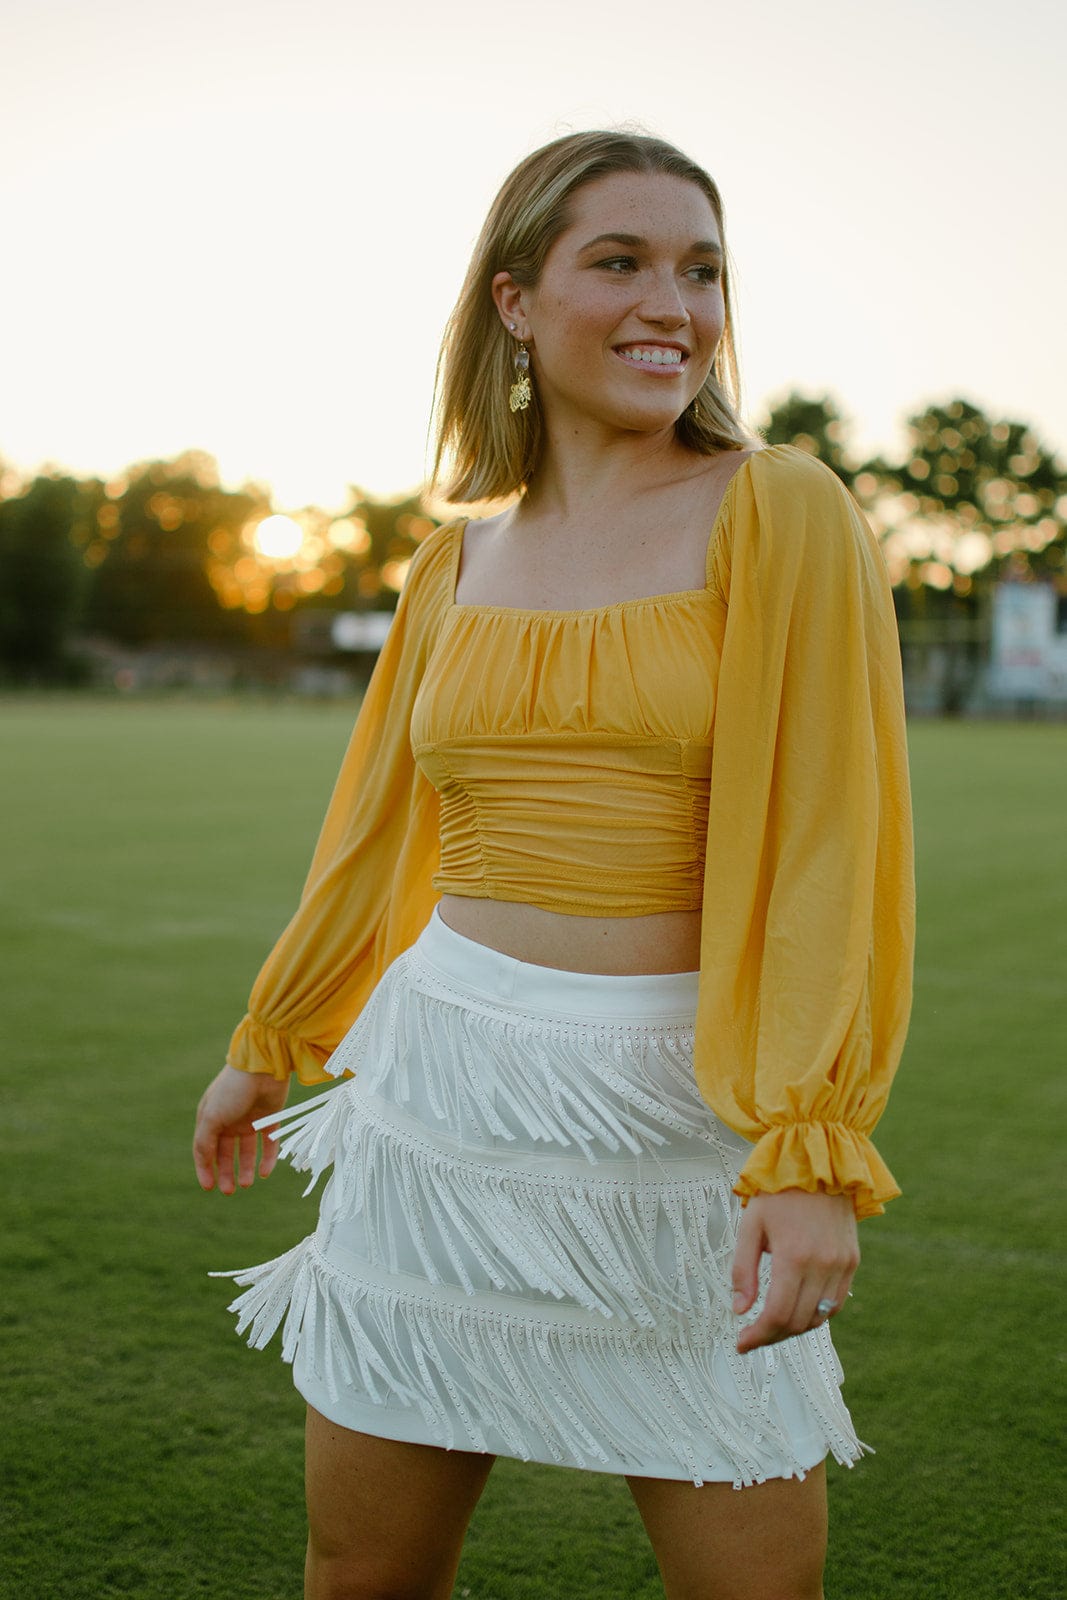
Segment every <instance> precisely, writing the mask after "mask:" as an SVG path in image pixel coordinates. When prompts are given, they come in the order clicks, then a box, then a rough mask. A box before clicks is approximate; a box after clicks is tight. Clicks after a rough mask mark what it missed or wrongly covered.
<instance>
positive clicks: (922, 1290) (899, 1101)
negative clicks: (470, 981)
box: [0, 700, 1067, 1600]
mask: <svg viewBox="0 0 1067 1600" xmlns="http://www.w3.org/2000/svg"><path fill="white" fill-rule="evenodd" d="M350 720H351V710H350V709H341V708H337V707H328V708H320V707H316V706H294V705H289V704H276V705H274V704H264V703H262V702H260V703H255V702H251V703H249V704H233V705H230V704H226V705H207V706H200V705H191V704H182V703H177V704H166V703H158V704H153V703H111V702H104V701H93V700H85V701H67V700H60V701H48V700H26V701H18V700H8V701H7V702H5V703H3V704H2V705H0V748H2V749H3V752H4V756H3V762H2V773H0V787H2V790H3V816H4V819H5V821H4V830H3V892H2V910H0V915H2V930H3V932H2V937H3V993H4V1044H5V1048H4V1086H5V1092H4V1098H3V1107H2V1112H0V1141H2V1168H0V1170H2V1174H3V1192H4V1206H3V1229H2V1234H0V1252H2V1263H0V1265H2V1272H3V1276H2V1282H3V1293H2V1296H0V1319H2V1326H3V1346H2V1361H0V1386H2V1408H0V1416H2V1418H3V1425H2V1430H0V1432H2V1438H3V1445H2V1449H3V1456H4V1486H3V1493H2V1495H0V1526H2V1534H0V1596H3V1597H5V1600H6V1597H8V1596H11V1597H18V1600H60V1597H62V1600H83V1597H92V1600H95V1597H97V1596H112V1595H116V1596H117V1595H130V1596H136V1597H138V1600H164V1597H165V1600H184V1597H186V1596H212V1597H218V1600H298V1597H299V1595H300V1593H301V1573H302V1565H303V1541H304V1521H303V1505H302V1481H301V1449H302V1405H301V1402H300V1400H299V1398H298V1396H297V1395H296V1394H295V1392H294V1391H293V1389H292V1388H291V1385H290V1382H289V1374H288V1369H287V1368H285V1367H283V1366H282V1364H281V1362H280V1360H279V1359H278V1355H277V1346H276V1345H275V1346H274V1347H272V1350H271V1351H270V1352H268V1353H266V1354H259V1353H253V1352H250V1351H249V1350H248V1349H247V1348H246V1347H245V1346H244V1345H243V1343H241V1342H240V1341H239V1340H238V1339H237V1337H236V1335H235V1334H234V1332H233V1326H232V1319H231V1318H230V1317H229V1316H227V1314H226V1312H225V1309H224V1308H225V1305H226V1302H227V1299H228V1297H229V1293H230V1290H231V1286H230V1285H229V1284H227V1283H224V1282H218V1281H214V1280H210V1279H209V1278H208V1277H207V1272H208V1270H209V1269H210V1268H212V1267H230V1266H239V1265H245V1264H247V1263H250V1262H254V1261H260V1260H263V1259H265V1258H266V1257H268V1256H270V1255H274V1254H276V1253H277V1252H278V1251H279V1250H280V1249H281V1248H283V1247H284V1246H286V1245H288V1244H289V1243H291V1242H295V1240H296V1239H297V1238H299V1237H300V1236H301V1235H303V1234H304V1233H305V1232H307V1231H308V1229H309V1228H310V1227H311V1226H312V1219H313V1215H314V1213H313V1209H312V1202H310V1201H308V1202H302V1201H301V1199H300V1191H301V1187H302V1185H301V1183H300V1181H299V1180H298V1178H297V1176H296V1175H295V1174H293V1173H291V1172H290V1171H289V1169H288V1168H279V1170H278V1172H277V1173H276V1175H275V1176H274V1177H272V1178H271V1180H270V1182H269V1183H267V1184H257V1185H256V1187H255V1188H254V1189H253V1190H252V1191H251V1192H250V1193H248V1194H242V1195H239V1196H237V1197H236V1198H235V1199H232V1200H223V1199H222V1198H221V1197H219V1196H217V1195H210V1196H207V1195H203V1194H201V1192H200V1191H199V1189H198V1188H197V1187H196V1184H195V1181H194V1178H193V1173H192V1167H191V1163H190V1158H189V1136H190V1131H191V1124H192V1114H193V1109H194V1106H195V1103H196V1100H197V1098H198V1096H199V1093H200V1090H201V1088H202V1086H203V1084H204V1082H205V1081H206V1080H207V1078H208V1077H209V1076H210V1075H212V1074H213V1073H214V1072H215V1070H216V1069H217V1067H218V1065H219V1063H220V1061H221V1056H222V1051H223V1049H224V1046H225V1043H226V1040H227V1038H228V1036H229V1032H230V1028H231V1026H232V1024H233V1022H234V1020H235V1019H236V1016H237V1015H238V1014H239V1013H240V1012H241V1010H242V1009H243V1006H244V999H245V995H246V992H247V989H248V986H249V984H250V982H251V979H252V978H253V976H254V974H255V971H256V968H257V966H258V963H259V961H260V960H261V958H262V956H263V955H264V953H265V951H266V948H267V946H268V945H269V943H270V941H271V939H272V937H273V936H274V934H275V933H276V932H277V930H278V929H279V927H280V926H281V924H282V923H283V922H284V920H285V919H286V917H287V916H288V914H289V911H290V909H291V907H292V904H293V902H294V899H295V896H296V894H297V892H298V889H299V885H300V882H301V879H302V876H303V872H304V869H305V866H306V863H307V860H308V857H309V854H310V850H311V846H312V843H313V841H314V837H315V833H316V831H317V827H318V822H319V819H320V815H321V812H322V810H323V808H324V805H325V801H326V797H327V794H328V791H329V787H330V784H331V783H332V779H333V776H334V773H335V770H336V767H337V763H338V761H339V759H340V755H341V751H342V749H343V746H344V743H345V739H346V737H347V732H348V727H349V723H350ZM911 740H912V760H913V771H914V787H915V800H916V813H917V821H918V839H919V899H920V915H921V937H920V949H919V961H918V970H917V996H916V1007H915V1015H914V1023H913V1027H912V1034H911V1039H910V1042H909V1046H908V1050H907V1053H906V1056H905V1061H904V1065H903V1068H902V1072H901V1076H900V1079H899V1082H898V1086H897V1089H896V1091H895V1095H894V1098H893V1101H892V1102H891V1107H890V1111H889V1113H888V1114H887V1116H886V1118H885V1119H884V1121H883V1123H882V1127H881V1130H880V1136H879V1145H880V1148H881V1149H882V1151H883V1153H884V1155H885V1156H886V1158H887V1160H888V1161H889V1164H890V1166H891V1167H892V1169H893V1170H894V1172H895V1174H896V1176H897V1178H898V1180H899V1181H900V1183H901V1185H902V1187H903V1189H904V1191H905V1198H904V1199H903V1200H900V1201H897V1202H895V1203H894V1204H893V1205H892V1206H891V1207H890V1208H889V1211H888V1212H887V1214H886V1216H885V1217H882V1218H879V1219H876V1220H874V1221H872V1222H868V1223H866V1224H864V1227H863V1229H862V1231H861V1242H862V1245H863V1250H864V1264H863V1267H862V1269H861V1273H860V1276H859V1278H858V1279H857V1282H856V1286H855V1289H856V1292H855V1297H854V1299H853V1300H852V1301H851V1302H850V1305H849V1309H848V1312H847V1315H845V1316H843V1317H841V1318H840V1319H839V1321H838V1322H837V1324H836V1329H837V1342H838V1347H839V1349H840V1351H841V1354H842V1359H843V1361H844V1364H845V1369H846V1372H848V1374H849V1377H848V1382H847V1386H846V1395H847V1398H848V1400H849V1403H850V1405H851V1407H852V1410H853V1414H854V1416H855V1418H856V1421H857V1425H858V1427H859V1430H860V1433H861V1435H862V1436H863V1437H864V1438H866V1439H867V1440H869V1441H870V1442H871V1443H873V1444H874V1445H875V1447H876V1449H877V1454H876V1455H874V1456H871V1457H868V1458H866V1459H865V1460H864V1461H863V1462H862V1463H861V1464H860V1465H859V1466H858V1467H856V1468H855V1469H854V1470H853V1471H852V1472H846V1471H842V1470H834V1471H832V1474H831V1497H832V1498H831V1511H832V1520H833V1529H832V1539H831V1544H832V1549H831V1560H830V1566H829V1571H828V1578H827V1596H828V1600H911V1597H925V1596H936V1597H941V1596H944V1597H949V1600H956V1597H959V1600H1017V1597H1018V1600H1023V1597H1033V1600H1061V1597H1062V1596H1063V1595H1064V1593H1065V1592H1067V1576H1065V1567H1064V1550H1063V1546H1062V1543H1060V1544H1059V1545H1057V1543H1056V1538H1057V1533H1056V1529H1057V1512H1058V1510H1059V1508H1060V1507H1061V1505H1062V1498H1063V1488H1062V1482H1058V1480H1057V1470H1056V1459H1055V1442H1054V1441H1055V1437H1056V1434H1057V1431H1058V1430H1057V1426H1056V1418H1057V1407H1059V1408H1061V1409H1060V1414H1061V1415H1062V1381H1063V1377H1064V1372H1065V1368H1064V1361H1065V1343H1067V1341H1065V1339H1064V1334H1063V1323H1064V1316H1063V1306H1064V1302H1063V1298H1062V1280H1063V1264H1064V1257H1063V1252H1062V1250H1061V1248H1060V1246H1061V1234H1062V1220H1061V1222H1060V1227H1059V1229H1057V1226H1056V1222H1055V1220H1054V1198H1055V1189H1056V1185H1057V1182H1058V1181H1060V1179H1061V1173H1062V1167H1063V1161H1062V1155H1061V1147H1062V1126H1063V1124H1062V1120H1060V1117H1061V1116H1062V1105H1061V1102H1062V1098H1063V1084H1064V1080H1065V1074H1064V1071H1063V1068H1064V1060H1065V1054H1067V1052H1065V1049H1064V1044H1065V1032H1067V1030H1065V1028H1064V1015H1065V1009H1067V1008H1065V978H1064V975H1065V973H1067V907H1065V899H1064V883H1065V882H1067V828H1065V817H1067V807H1065V804H1064V801H1065V798H1067V728H1064V727H1062V726H1047V725H1039V726H1034V725H1027V726H1012V725H988V724H987V725H969V724H967V725H963V724H961V725H952V724H935V723H927V724H917V725H915V726H913V728H912V731H911ZM1058 1113H1059V1114H1060V1116H1058ZM1057 1123H1059V1127H1058V1128H1057ZM1057 1134H1059V1136H1058V1137H1057ZM1057 1301H1058V1304H1057ZM457 1594H459V1595H469V1596H470V1597H471V1600H654V1597H656V1596H659V1595H661V1590H660V1586H659V1583H658V1579H657V1576H656V1572H655V1566H654V1563H653V1560H652V1556H651V1553H650V1551H649V1548H648V1546H647V1543H646V1540H645V1537H644V1534H643V1532H642V1530H641V1527H640V1525H639V1523H638V1520H637V1516H636V1513H635V1512H634V1511H633V1509H632V1507H631V1504H630V1501H629V1497H628V1495H627V1492H626V1489H625V1486H624V1484H622V1483H621V1482H620V1481H616V1480H612V1479H608V1478H601V1477H599V1476H594V1475H590V1474H583V1473H575V1472H563V1471H557V1470H553V1469H549V1468H542V1467H525V1466H522V1465H520V1464H516V1463H512V1462H501V1463H499V1464H498V1466H497V1468H496V1469H495V1471H494V1474H493V1477H492V1479H491V1480H490V1487H489V1489H488V1491H487V1493H486V1496H485V1498H484V1500H483V1501H482V1504H481V1506H480V1507H479V1510H478V1513H477V1516H476V1520H475V1523H474V1525H473V1528H472V1531H471V1534H470V1538H469V1542H468V1547H467V1552H466V1555H465V1557H464V1563H463V1567H462V1571H461V1576H460V1580H459V1585H458V1588H457Z"/></svg>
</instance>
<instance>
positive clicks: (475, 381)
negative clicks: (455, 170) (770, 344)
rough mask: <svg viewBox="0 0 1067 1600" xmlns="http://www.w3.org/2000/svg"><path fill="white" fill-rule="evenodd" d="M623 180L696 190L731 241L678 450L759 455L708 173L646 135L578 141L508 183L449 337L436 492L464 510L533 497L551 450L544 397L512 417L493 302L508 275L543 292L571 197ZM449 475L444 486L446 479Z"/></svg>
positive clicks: (441, 360) (442, 366)
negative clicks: (656, 180)
mask: <svg viewBox="0 0 1067 1600" xmlns="http://www.w3.org/2000/svg"><path fill="white" fill-rule="evenodd" d="M616 172H637V173H645V172H648V173H658V172H662V173H665V174H667V175H668V176H669V177H672V178H683V179H685V180H686V181H687V182H689V183H695V184H696V186H697V188H698V189H700V190H701V192H702V193H703V194H704V195H706V196H707V199H708V202H709V204H710V206H711V209H712V211H713V212H714V213H715V220H716V222H717V223H718V225H719V234H720V237H721V238H722V244H723V251H724V261H723V275H722V292H723V301H724V305H725V313H726V315H725V322H724V326H723V332H722V337H721V339H720V340H719V344H718V348H717V350H716V352H715V360H714V361H713V362H712V365H711V370H710V371H709V373H708V376H707V378H706V379H705V381H704V383H703V385H702V386H701V388H700V390H699V392H698V393H697V395H696V396H695V398H694V400H693V401H692V402H691V403H690V404H689V405H688V406H687V407H686V409H685V411H683V413H682V415H681V416H680V417H679V418H678V420H677V422H676V423H675V433H676V435H677V437H678V439H679V440H680V442H681V443H682V444H684V445H686V446H687V447H688V448H689V449H691V450H695V451H696V452H697V453H698V454H700V455H713V454H714V453H715V452H716V451H718V450H741V449H744V448H745V447H746V446H747V445H749V444H751V443H752V435H751V434H750V433H749V432H748V431H747V430H746V429H745V427H744V425H743V423H742V422H741V419H740V416H739V415H738V405H739V399H740V390H739V380H738V372H737V356H736V351H735V347H734V327H733V313H732V308H731V301H730V279H729V257H728V256H726V255H725V251H726V236H725V232H724V228H723V205H722V199H721V197H720V195H719V191H718V188H717V187H716V185H715V184H714V183H713V182H712V180H711V178H710V177H709V176H708V174H707V173H706V172H705V171H704V169H703V168H702V167H699V166H697V164H696V162H695V161H691V160H690V159H689V157H688V156H686V155H683V154H682V152H681V151H680V150H676V149H675V147H674V146H673V145H671V144H667V143H666V142H665V141H664V140H662V139H654V138H651V137H649V136H648V135H646V134H633V133H615V132H610V131H608V132H590V133H569V134H566V135H564V137H563V138H562V139H555V140H553V142H552V143H551V144H547V145H544V146H543V147H542V149H540V150H535V151H534V153H533V155H530V156H527V157H526V159H525V160H524V161H521V162H520V163H519V165H518V166H517V167H516V168H515V170H514V171H513V172H512V173H511V175H510V177H509V178H508V179H507V180H506V181H505V183H504V185H503V187H502V188H501V190H500V192H499V194H498V195H497V197H496V199H495V200H494V201H493V204H492V206H491V207H490V210H489V215H488V216H487V217H486V219H485V224H484V226H483V228H482V231H481V234H480V235H479V238H478V242H477V244H476V245H475V247H474V254H473V256H472V257H471V263H470V266H469V267H468V269H467V276H466V278H465V279H464V283H463V288H462V289H461V290H460V295H459V299H458V300H457V302H456V305H455V309H454V310H453V312H452V315H451V316H450V318H449V320H448V324H447V326H446V328H445V334H444V339H443V340H442V343H441V351H440V355H439V356H438V360H437V378H436V383H435V385H434V431H435V435H436V445H435V453H434V463H433V481H434V482H435V483H436V484H438V485H439V486H440V490H441V492H442V493H443V494H444V496H445V498H446V499H448V500H449V501H452V502H453V503H455V504H463V503H470V502H473V501H478V500H499V499H504V498H506V497H507V496H510V495H513V494H515V493H516V492H518V491H519V490H521V489H523V488H525V486H526V485H527V484H528V483H529V481H530V479H531V478H532V476H533V474H534V472H535V471H536V470H537V465H538V462H539V460H540V456H541V451H542V448H543V444H544V417H543V415H542V412H541V407H540V404H539V402H538V399H537V392H536V386H535V388H534V394H533V396H532V398H531V403H530V405H529V406H528V407H527V408H526V410H525V411H516V412H513V411H511V410H510V409H509V405H508V392H509V390H510V387H511V383H512V381H513V379H514V376H515V374H514V367H513V362H514V354H515V345H514V341H513V340H512V339H511V338H510V337H509V336H508V333H507V331H506V329H505V328H504V326H503V323H502V322H501V320H500V317H499V314H498V312H497V308H496V305H495V302H494V300H493V293H492V283H493V279H494V277H495V276H496V274H497V273H498V272H510V274H511V276H512V278H513V279H514V280H515V282H516V283H517V284H519V285H520V286H521V287H523V288H529V287H532V286H533V285H535V284H536V283H538V282H539V280H540V277H541V273H542V270H543V268H544V264H545V257H546V256H547V255H548V252H549V250H550V249H551V247H552V245H553V244H554V243H555V241H556V240H557V239H558V238H559V236H560V234H561V233H563V232H564V231H565V230H566V228H567V227H568V226H569V224H570V202H571V198H572V196H573V195H574V194H575V193H576V192H577V190H579V189H580V188H582V186H583V185H584V184H587V183H592V182H593V181H594V179H596V178H603V177H607V176H608V175H609V174H611V173H616ZM446 462H447V463H448V471H447V473H446V474H445V475H442V467H443V465H444V464H445V463H446Z"/></svg>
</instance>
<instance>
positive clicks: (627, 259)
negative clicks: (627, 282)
mask: <svg viewBox="0 0 1067 1600" xmlns="http://www.w3.org/2000/svg"><path fill="white" fill-rule="evenodd" d="M597 266H598V267H604V268H605V269H606V270H607V271H608V272H616V273H619V274H620V275H621V274H622V273H624V272H636V271H637V257H636V256H611V257H609V259H608V260H607V261H598V262H597Z"/></svg>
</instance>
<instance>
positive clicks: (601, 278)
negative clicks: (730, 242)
mask: <svg viewBox="0 0 1067 1600" xmlns="http://www.w3.org/2000/svg"><path fill="white" fill-rule="evenodd" d="M509 286H510V287H509ZM494 292H495V293H496V295H497V304H498V306H499V308H500V312H501V315H502V316H503V318H504V321H505V324H510V323H512V322H514V323H516V324H517V325H518V329H519V333H518V334H516V337H519V336H521V334H522V333H525V334H526V342H527V343H528V344H529V346H530V351H531V357H532V362H533V375H534V382H535V384H536V385H537V389H538V394H539V397H540V399H541V403H542V406H543V408H544V412H545V416H546V419H547V421H548V422H549V425H550V426H552V425H554V424H557V423H559V424H563V425H566V424H567V423H568V421H571V422H573V421H575V420H577V419H578V418H579V417H587V418H595V419H596V420H598V421H601V422H603V423H606V424H608V425H609V426H614V427H619V428H623V429H628V430H629V429H636V430H638V431H655V430H657V429H661V428H666V427H671V426H673V424H674V422H675V421H676V420H677V418H678V417H679V416H680V415H681V413H682V412H683V411H684V409H685V407H686V406H687V405H688V404H689V402H690V401H691V400H692V399H693V397H694V395H696V394H697V392H698V391H699V389H700V387H701V385H702V384H703V382H704V380H705V378H706V377H707V374H708V371H709V369H710V367H711V363H712V360H713V359H714V356H715V350H716V346H717V345H718V342H719V339H720V338H721V336H722V331H723V326H724V323H725V307H724V302H723V293H722V240H721V237H720V234H719V228H718V224H717V223H716V220H715V213H714V211H713V210H712V208H711V204H710V202H709V200H708V199H707V196H706V195H705V194H704V193H703V191H702V190H701V189H699V188H698V187H697V186H696V184H694V183H690V182H688V181H687V180H686V179H683V178H674V177H669V176H667V175H666V174H664V173H614V174H612V175H611V176H610V177H606V178H598V179H597V180H595V181H594V182H592V183H588V184H586V185H585V186H584V187H583V188H581V189H579V190H578V191H577V193H576V194H575V195H574V196H573V197H572V201H571V225H570V227H568V228H567V229H566V231H565V232H564V233H562V234H561V235H560V236H559V238H558V239H557V240H556V241H555V243H554V244H553V245H552V247H551V249H550V250H549V252H548V255H547V257H546V260H545V266H544V271H543V273H542V275H541V281H540V282H539V283H538V284H537V285H536V287H535V288H534V289H532V290H530V289H519V288H517V287H516V286H515V285H514V284H512V283H511V279H510V277H509V276H508V275H507V274H506V273H501V274H499V275H498V278H497V280H495V282H494Z"/></svg>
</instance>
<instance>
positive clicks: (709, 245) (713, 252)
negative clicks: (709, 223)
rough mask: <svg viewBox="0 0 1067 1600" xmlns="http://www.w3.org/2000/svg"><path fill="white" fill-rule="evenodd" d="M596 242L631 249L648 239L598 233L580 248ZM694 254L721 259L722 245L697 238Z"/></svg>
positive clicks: (589, 246) (583, 248)
mask: <svg viewBox="0 0 1067 1600" xmlns="http://www.w3.org/2000/svg"><path fill="white" fill-rule="evenodd" d="M596 244H625V245H629V246H630V248H631V249H641V248H643V247H644V246H647V244H648V240H647V239H642V237H641V235H640V234H637V233H598V234H597V236H596V238H595V239H589V240H587V241H586V243H585V244H583V245H582V247H581V249H582V250H591V249H592V248H593V246H594V245H596ZM692 252H693V254H694V255H696V256H715V257H716V258H717V259H718V260H719V261H721V260H722V246H721V245H718V244H716V243H715V240H714V239H698V240H697V241H696V243H695V244H694V245H693V246H692Z"/></svg>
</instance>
